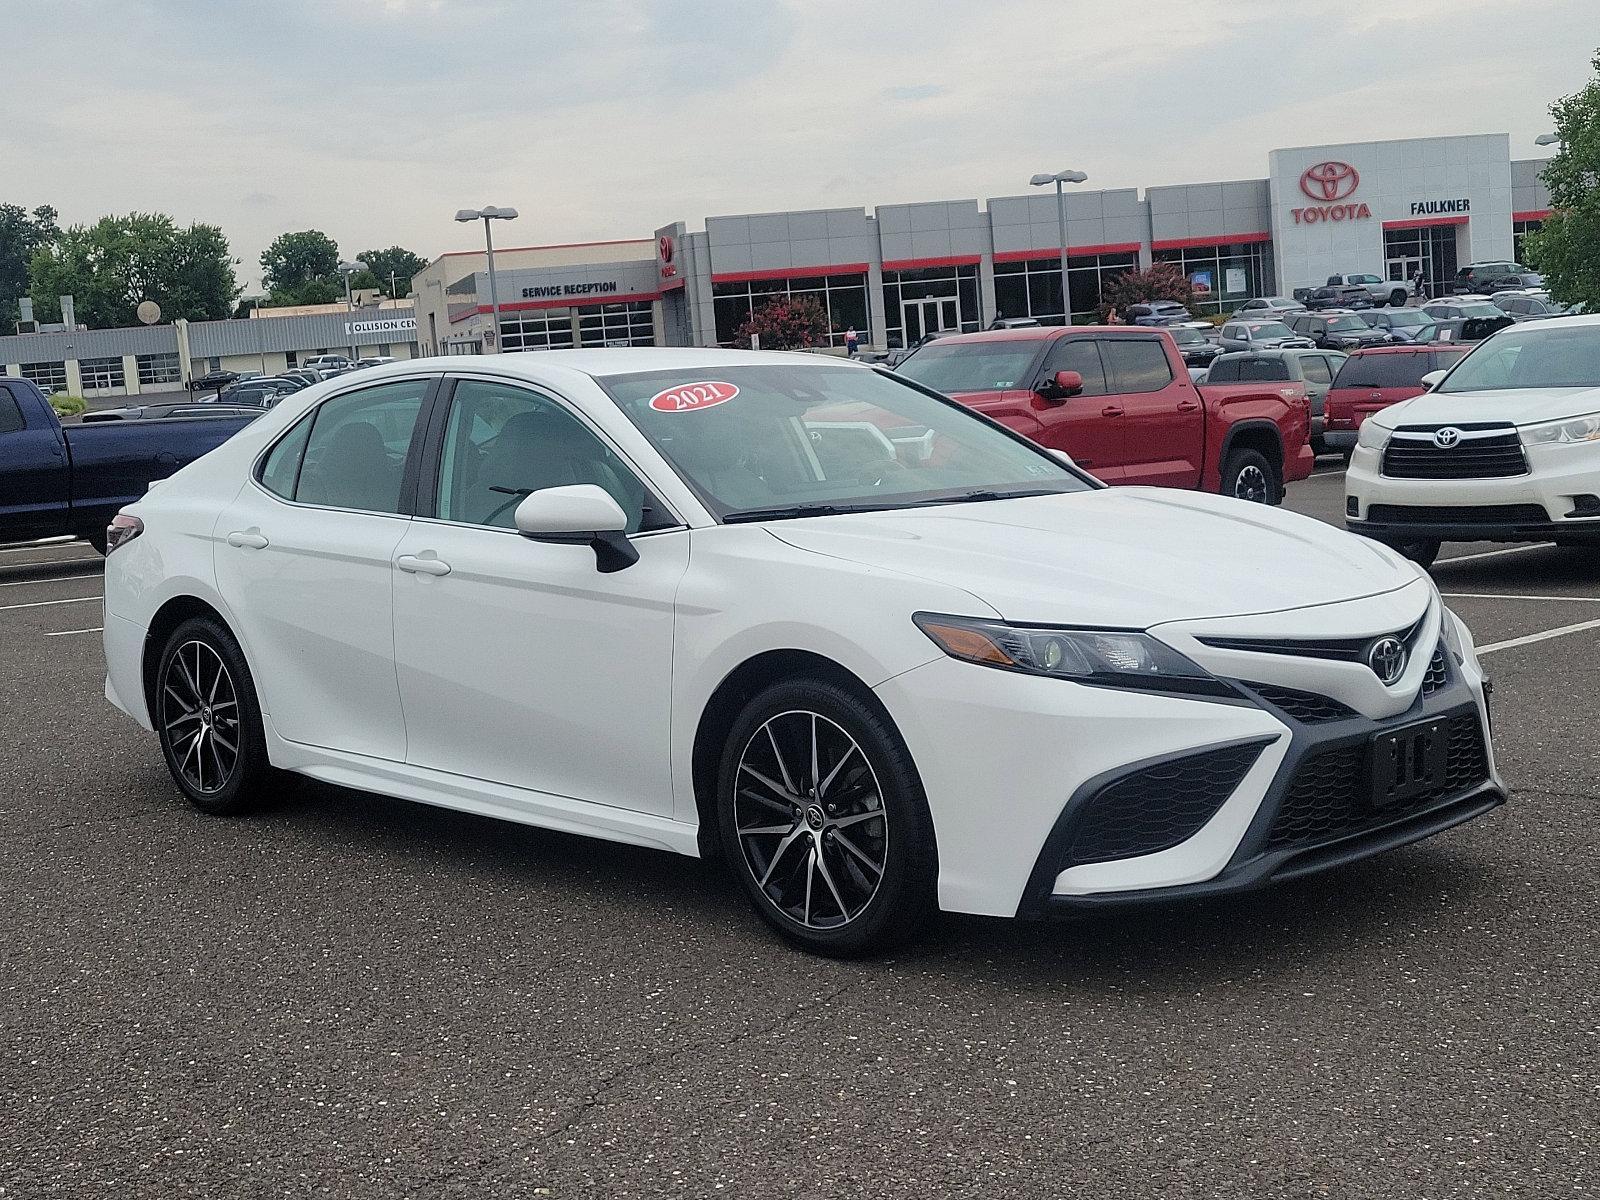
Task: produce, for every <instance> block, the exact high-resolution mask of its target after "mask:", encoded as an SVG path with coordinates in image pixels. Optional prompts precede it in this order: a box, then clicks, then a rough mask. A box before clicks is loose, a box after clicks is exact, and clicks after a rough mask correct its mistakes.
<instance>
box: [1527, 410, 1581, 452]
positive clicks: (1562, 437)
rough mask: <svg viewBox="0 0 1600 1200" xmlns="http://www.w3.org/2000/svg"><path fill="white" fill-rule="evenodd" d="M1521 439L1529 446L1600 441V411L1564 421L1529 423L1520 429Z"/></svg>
mask: <svg viewBox="0 0 1600 1200" xmlns="http://www.w3.org/2000/svg"><path fill="white" fill-rule="evenodd" d="M1520 432H1521V433H1522V440H1523V441H1524V442H1526V443H1527V444H1528V445H1530V446H1545V445H1550V444H1553V443H1559V442H1566V443H1575V442H1600V413H1590V414H1589V415H1588V416H1586V417H1568V418H1567V419H1566V420H1565V421H1552V422H1550V424H1548V425H1530V426H1528V427H1527V428H1526V429H1523V430H1521V431H1520Z"/></svg>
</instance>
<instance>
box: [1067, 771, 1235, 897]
mask: <svg viewBox="0 0 1600 1200" xmlns="http://www.w3.org/2000/svg"><path fill="white" fill-rule="evenodd" d="M1265 745H1266V743H1265V742H1252V743H1249V744H1247V745H1241V746H1227V747H1224V748H1222V749H1219V750H1207V751H1205V752H1203V753H1200V754H1192V755H1190V756H1188V757H1187V758H1181V759H1178V760H1176V761H1174V762H1168V763H1162V764H1161V765H1160V766H1155V767H1146V768H1145V769H1144V770H1142V771H1136V772H1134V773H1133V774H1131V775H1125V776H1123V777H1122V778H1121V779H1118V780H1116V781H1115V782H1114V783H1111V784H1109V785H1108V786H1106V787H1105V788H1103V789H1102V790H1100V791H1099V792H1097V793H1095V794H1094V795H1093V796H1092V797H1090V798H1089V800H1088V801H1087V802H1086V803H1085V805H1084V807H1083V809H1082V812H1081V815H1080V816H1079V818H1078V822H1077V826H1076V828H1075V829H1074V831H1073V834H1072V841H1071V843H1070V844H1069V846H1068V849H1067V854H1066V861H1065V862H1063V863H1062V864H1061V865H1062V867H1063V868H1064V867H1067V866H1071V865H1072V864H1074V863H1087V862H1105V861H1107V860H1109V859H1115V858H1131V857H1133V856H1134V855H1137V854H1154V853H1155V852H1156V851H1158V850H1166V849H1169V848H1170V847H1173V846H1176V845H1177V844H1178V843H1179V842H1181V841H1183V840H1185V839H1186V838H1189V837H1192V836H1193V835H1194V834H1195V833H1196V832H1198V831H1199V829H1200V827H1201V826H1202V825H1204V824H1205V823H1206V822H1207V821H1209V820H1210V819H1211V818H1212V817H1213V816H1214V815H1215V814H1216V811H1217V810H1218V809H1219V808H1221V807H1222V805H1223V802H1224V801H1226V800H1227V798H1228V797H1229V796H1231V795H1232V794H1233V789H1234V788H1236V787H1238V786H1239V781H1240V780H1241V779H1243V778H1244V776H1245V772H1246V771H1248V770H1249V769H1250V766H1251V764H1252V763H1254V762H1255V761H1256V759H1257V758H1258V757H1260V754H1261V750H1262V748H1263V747H1264V746H1265Z"/></svg>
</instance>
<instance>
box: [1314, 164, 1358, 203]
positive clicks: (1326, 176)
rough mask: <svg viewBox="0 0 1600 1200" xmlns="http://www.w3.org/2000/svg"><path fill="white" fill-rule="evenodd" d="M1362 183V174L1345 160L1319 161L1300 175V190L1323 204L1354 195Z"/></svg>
mask: <svg viewBox="0 0 1600 1200" xmlns="http://www.w3.org/2000/svg"><path fill="white" fill-rule="evenodd" d="M1360 184H1361V176H1360V174H1358V173H1357V171H1356V169H1355V168H1354V167H1352V166H1351V165H1350V164H1349V163H1344V162H1319V163H1316V164H1314V165H1313V166H1309V167H1307V168H1306V169H1305V172H1304V173H1303V174H1302V175H1301V176H1300V190H1301V191H1302V192H1304V193H1305V194H1306V196H1307V197H1308V198H1310V199H1312V200H1318V201H1321V202H1322V203H1323V204H1331V203H1333V201H1335V200H1343V199H1344V198H1345V197H1346V196H1349V195H1353V194H1354V192H1355V190H1356V188H1357V187H1359V186H1360Z"/></svg>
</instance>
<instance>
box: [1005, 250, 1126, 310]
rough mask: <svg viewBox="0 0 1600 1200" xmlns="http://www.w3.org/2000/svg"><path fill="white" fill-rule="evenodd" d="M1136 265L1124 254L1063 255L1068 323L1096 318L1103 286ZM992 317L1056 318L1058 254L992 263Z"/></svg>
mask: <svg viewBox="0 0 1600 1200" xmlns="http://www.w3.org/2000/svg"><path fill="white" fill-rule="evenodd" d="M1138 265H1139V256H1138V255H1137V254H1134V253H1128V254H1077V255H1069V256H1068V257H1067V288H1068V290H1069V291H1070V292H1071V293H1072V320H1073V323H1074V324H1078V325H1083V324H1092V323H1093V322H1095V321H1098V320H1099V319H1100V301H1101V299H1102V297H1103V296H1104V294H1105V286H1106V284H1108V283H1110V282H1111V281H1112V280H1113V279H1115V278H1116V277H1117V276H1118V275H1121V274H1122V273H1123V272H1125V271H1131V270H1133V269H1134V268H1135V267H1136V266H1138ZM994 307H995V316H996V317H1033V318H1035V319H1036V320H1038V321H1039V322H1040V323H1041V324H1043V325H1059V324H1061V259H1060V257H1059V256H1052V257H1049V258H1027V259H1023V260H1022V261H1020V262H997V263H995V265H994Z"/></svg>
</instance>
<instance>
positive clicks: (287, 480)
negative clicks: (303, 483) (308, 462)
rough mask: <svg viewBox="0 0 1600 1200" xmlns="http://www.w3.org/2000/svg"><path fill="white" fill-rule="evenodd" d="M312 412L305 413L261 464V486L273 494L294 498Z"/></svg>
mask: <svg viewBox="0 0 1600 1200" xmlns="http://www.w3.org/2000/svg"><path fill="white" fill-rule="evenodd" d="M312 415H313V414H307V415H306V416H305V417H304V418H302V419H301V421H300V423H299V424H298V425H296V426H295V427H294V429H292V430H291V431H290V433H289V436H288V437H286V438H284V439H283V441H281V442H279V443H278V444H277V445H276V446H274V447H273V448H272V452H271V453H270V454H268V455H267V460H266V462H264V463H262V464H261V486H262V487H264V488H266V489H267V491H269V492H271V493H272V494H273V495H274V496H282V497H283V498H284V499H285V500H293V499H294V488H295V484H296V482H298V480H299V478H300V464H301V463H302V462H303V461H304V460H305V454H306V440H307V439H308V438H309V437H310V436H311V420H312Z"/></svg>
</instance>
